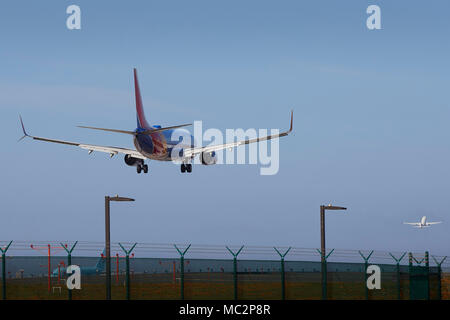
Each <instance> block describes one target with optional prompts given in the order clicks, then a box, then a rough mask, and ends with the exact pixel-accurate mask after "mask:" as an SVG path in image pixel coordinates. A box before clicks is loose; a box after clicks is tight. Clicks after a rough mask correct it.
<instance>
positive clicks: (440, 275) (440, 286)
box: [431, 256, 447, 300]
mask: <svg viewBox="0 0 450 320" xmlns="http://www.w3.org/2000/svg"><path fill="white" fill-rule="evenodd" d="M431 257H433V260H434V262H436V265H437V267H438V300H442V284H441V280H442V279H441V277H442V274H441V273H442V268H441V265H442V263H443V262H444V261H445V259H447V256H445V257H444V258H443V259H442V260H441V262H438V261H437V260H436V258H435V257H434V256H431Z"/></svg>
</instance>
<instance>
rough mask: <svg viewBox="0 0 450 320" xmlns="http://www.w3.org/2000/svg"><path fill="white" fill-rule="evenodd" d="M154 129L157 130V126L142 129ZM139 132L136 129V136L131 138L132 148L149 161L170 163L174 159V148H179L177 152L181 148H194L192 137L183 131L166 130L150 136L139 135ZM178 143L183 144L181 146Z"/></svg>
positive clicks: (177, 154)
mask: <svg viewBox="0 0 450 320" xmlns="http://www.w3.org/2000/svg"><path fill="white" fill-rule="evenodd" d="M154 128H157V126H154V127H151V128H144V130H148V129H154ZM139 131H143V130H142V129H140V128H138V129H136V132H137V134H136V135H135V136H134V138H133V143H134V146H135V147H136V150H137V151H139V152H140V153H141V154H142V155H143V156H145V157H147V158H149V159H151V160H159V161H171V160H173V158H174V157H173V154H172V152H173V150H174V148H175V147H176V148H180V150H179V151H181V150H182V149H183V148H193V147H194V137H193V136H192V135H190V134H188V133H186V131H185V130H167V131H162V132H155V133H150V134H139ZM180 137H183V138H184V139H183V140H184V141H181V139H180ZM176 138H179V139H176ZM180 142H183V144H181V143H180ZM186 142H188V143H186ZM177 151H178V150H177ZM175 155H176V156H179V155H180V154H179V152H177V153H176V154H175Z"/></svg>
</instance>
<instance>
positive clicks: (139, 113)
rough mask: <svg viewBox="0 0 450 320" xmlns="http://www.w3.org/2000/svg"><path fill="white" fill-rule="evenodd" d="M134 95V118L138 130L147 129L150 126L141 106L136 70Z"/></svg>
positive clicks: (135, 72) (135, 71)
mask: <svg viewBox="0 0 450 320" xmlns="http://www.w3.org/2000/svg"><path fill="white" fill-rule="evenodd" d="M134 94H135V96H136V117H137V126H138V128H144V129H148V128H149V127H150V126H149V124H148V122H147V120H146V119H145V114H144V106H143V105H142V98H141V90H140V88H139V81H138V76H137V70H136V68H134Z"/></svg>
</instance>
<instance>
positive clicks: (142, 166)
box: [136, 163, 148, 173]
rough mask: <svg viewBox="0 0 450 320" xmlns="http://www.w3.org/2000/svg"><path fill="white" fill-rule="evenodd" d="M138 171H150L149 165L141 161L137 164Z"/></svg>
mask: <svg viewBox="0 0 450 320" xmlns="http://www.w3.org/2000/svg"><path fill="white" fill-rule="evenodd" d="M136 171H137V173H141V172H142V171H144V173H147V172H148V165H146V164H144V163H139V164H138V165H137V166H136Z"/></svg>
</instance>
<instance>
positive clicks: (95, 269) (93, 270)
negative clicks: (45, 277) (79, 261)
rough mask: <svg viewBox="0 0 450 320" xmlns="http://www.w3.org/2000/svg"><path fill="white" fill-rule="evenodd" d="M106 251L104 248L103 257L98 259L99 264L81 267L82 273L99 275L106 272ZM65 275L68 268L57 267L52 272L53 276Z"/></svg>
mask: <svg viewBox="0 0 450 320" xmlns="http://www.w3.org/2000/svg"><path fill="white" fill-rule="evenodd" d="M105 252H106V250H103V253H102V255H101V257H100V258H99V259H98V261H97V264H96V265H95V266H92V267H80V272H81V274H82V275H83V276H84V275H87V276H90V275H97V274H101V273H103V272H105ZM58 275H60V276H65V275H66V268H65V267H63V268H56V269H54V270H53V272H52V277H58Z"/></svg>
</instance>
